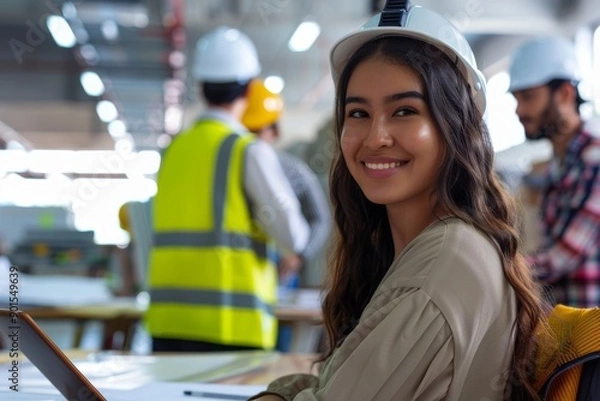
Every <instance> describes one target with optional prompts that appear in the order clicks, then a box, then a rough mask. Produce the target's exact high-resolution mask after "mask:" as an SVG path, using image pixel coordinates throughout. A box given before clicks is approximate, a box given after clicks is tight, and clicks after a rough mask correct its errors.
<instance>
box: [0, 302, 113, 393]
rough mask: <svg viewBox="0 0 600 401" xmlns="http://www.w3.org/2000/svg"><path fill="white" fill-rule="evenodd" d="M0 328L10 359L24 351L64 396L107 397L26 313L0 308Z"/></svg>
mask: <svg viewBox="0 0 600 401" xmlns="http://www.w3.org/2000/svg"><path fill="white" fill-rule="evenodd" d="M0 332H2V334H3V336H2V343H3V344H4V345H5V347H6V348H8V351H9V356H10V357H11V360H15V359H13V358H16V356H17V354H18V355H19V356H21V354H23V355H25V356H26V357H27V358H28V359H29V361H31V363H33V364H34V365H35V366H36V367H37V368H38V369H39V370H40V372H42V374H43V375H44V376H46V378H47V379H48V380H49V381H50V382H51V383H52V385H54V387H56V389H57V390H58V391H59V392H60V393H61V394H62V395H63V396H64V397H65V398H66V399H67V400H69V401H107V400H106V398H105V397H104V396H103V395H102V394H101V393H100V392H99V391H98V389H96V387H94V386H93V385H92V383H90V381H89V380H88V379H87V378H86V377H85V376H84V375H83V373H81V371H80V370H79V369H77V367H75V365H74V364H73V363H72V362H71V361H70V360H69V358H68V357H67V356H66V355H65V354H64V353H63V352H62V351H61V350H60V348H59V347H58V346H57V345H56V344H55V343H54V342H53V341H52V340H51V339H50V338H49V337H48V336H47V335H46V333H44V332H43V331H42V329H41V328H40V327H39V326H38V325H37V324H36V323H35V321H34V320H33V319H32V318H31V316H29V315H28V314H27V313H25V312H22V311H10V310H8V309H1V308H0ZM17 366H18V365H17ZM9 372H10V371H9ZM9 384H10V378H9Z"/></svg>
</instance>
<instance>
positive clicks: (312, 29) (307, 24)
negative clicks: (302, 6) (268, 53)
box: [288, 21, 321, 52]
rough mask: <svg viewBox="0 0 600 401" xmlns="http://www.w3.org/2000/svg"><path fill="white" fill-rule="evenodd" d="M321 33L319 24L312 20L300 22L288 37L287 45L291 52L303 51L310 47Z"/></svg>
mask: <svg viewBox="0 0 600 401" xmlns="http://www.w3.org/2000/svg"><path fill="white" fill-rule="evenodd" d="M320 33H321V27H320V26H319V24H317V23H316V22H313V21H304V22H303V23H301V24H300V25H299V26H298V28H296V31H295V32H294V34H293V35H292V37H291V38H290V41H289V43H288V47H289V49H290V50H291V51H293V52H304V51H307V50H308V49H310V47H311V46H312V45H313V43H315V40H317V38H318V37H319V34H320Z"/></svg>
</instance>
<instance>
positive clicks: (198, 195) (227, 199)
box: [145, 27, 309, 351]
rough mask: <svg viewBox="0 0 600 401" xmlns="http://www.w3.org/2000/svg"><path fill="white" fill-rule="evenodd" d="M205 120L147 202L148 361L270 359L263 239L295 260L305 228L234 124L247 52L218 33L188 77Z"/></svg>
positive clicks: (276, 178)
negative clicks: (265, 354) (261, 355)
mask: <svg viewBox="0 0 600 401" xmlns="http://www.w3.org/2000/svg"><path fill="white" fill-rule="evenodd" d="M192 73H193V75H194V77H195V79H196V80H197V81H198V83H199V85H200V91H201V93H202V96H203V98H204V100H205V102H206V104H207V110H206V111H205V112H204V114H203V115H202V116H201V117H200V118H199V119H198V120H197V121H196V122H195V124H194V125H193V126H192V127H191V128H189V129H188V130H187V131H186V132H183V133H181V134H179V135H178V136H176V137H175V138H174V140H173V142H172V143H171V145H170V146H169V148H168V149H167V150H166V151H165V153H164V155H163V159H162V162H161V167H160V171H159V173H158V180H157V186H158V192H157V194H156V197H155V199H154V216H153V226H154V245H153V249H152V253H151V257H150V273H149V287H150V288H149V290H150V297H151V301H150V307H149V310H148V312H147V315H146V317H145V321H146V324H147V328H148V331H149V332H150V334H151V336H152V339H153V350H154V351H228V350H244V349H272V348H273V346H274V345H275V339H276V332H277V320H276V318H275V315H274V310H275V302H276V285H277V272H276V268H275V264H274V258H275V253H274V248H273V246H272V245H273V244H271V242H270V240H269V238H273V239H275V241H277V243H278V246H279V247H281V248H283V249H286V250H287V251H289V252H292V253H302V251H303V250H304V248H305V246H306V244H307V241H308V236H309V228H308V224H307V223H306V220H305V219H304V217H303V216H302V214H301V211H300V205H299V203H298V199H297V198H296V197H295V196H294V193H293V190H292V188H291V186H290V183H289V182H288V181H287V179H286V178H285V175H284V173H283V171H282V168H281V165H280V164H279V160H278V158H277V155H276V154H275V151H274V150H273V148H272V147H271V146H269V145H268V144H266V143H262V142H261V141H256V140H255V137H254V136H253V135H252V134H250V133H248V132H247V130H246V128H245V127H244V126H243V125H242V124H241V123H240V121H239V120H240V118H241V115H242V113H243V112H244V110H245V109H246V104H247V100H246V96H247V90H248V85H249V83H250V81H251V80H252V79H253V78H255V77H257V76H258V74H259V73H260V63H259V60H258V55H257V52H256V48H255V47H254V44H253V43H252V42H251V41H250V39H249V38H248V37H247V36H246V35H245V34H244V33H242V32H240V31H238V30H236V29H232V28H229V27H219V28H217V29H215V30H213V31H211V32H209V33H207V34H206V35H205V36H204V37H202V38H201V39H200V40H199V41H198V43H197V46H196V53H195V60H194V64H193V71H192Z"/></svg>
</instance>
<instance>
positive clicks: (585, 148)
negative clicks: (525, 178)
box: [509, 37, 600, 307]
mask: <svg viewBox="0 0 600 401" xmlns="http://www.w3.org/2000/svg"><path fill="white" fill-rule="evenodd" d="M510 76H511V84H510V89H509V90H510V91H511V92H512V93H513V95H514V96H515V98H516V99H517V103H518V105H517V110H516V112H517V115H518V116H519V119H520V121H521V123H522V124H523V127H524V128H525V134H526V136H527V138H528V139H532V140H537V139H542V138H546V139H548V140H549V141H550V143H551V144H552V148H553V152H554V156H553V159H552V160H551V161H550V163H549V168H548V173H547V174H548V175H547V181H546V182H547V184H546V187H545V189H544V190H543V196H542V203H541V217H542V228H543V243H542V247H541V249H539V250H538V251H537V252H535V253H534V254H532V255H530V256H529V257H528V259H529V262H530V264H531V266H532V268H534V269H535V272H536V275H537V276H538V278H539V279H540V280H541V281H542V282H543V283H544V284H547V285H548V286H549V287H551V289H552V295H553V296H554V299H555V301H556V302H557V303H561V304H565V305H569V306H576V307H592V306H598V305H600V246H599V245H600V175H599V169H600V130H599V129H598V128H597V127H596V128H594V127H593V126H592V125H591V124H586V123H584V122H583V121H582V119H581V116H580V115H579V106H580V105H581V103H583V100H582V99H581V97H580V96H579V93H578V91H577V86H576V85H577V83H578V81H579V68H578V64H577V59H576V55H575V50H574V48H573V45H572V44H571V43H570V42H568V41H567V40H565V39H562V38H558V37H546V38H537V39H534V40H532V41H529V42H526V43H524V44H522V45H521V46H520V47H519V48H518V49H517V50H516V52H515V53H514V54H513V57H512V62H511V67H510Z"/></svg>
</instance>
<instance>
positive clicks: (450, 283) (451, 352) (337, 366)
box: [261, 219, 516, 401]
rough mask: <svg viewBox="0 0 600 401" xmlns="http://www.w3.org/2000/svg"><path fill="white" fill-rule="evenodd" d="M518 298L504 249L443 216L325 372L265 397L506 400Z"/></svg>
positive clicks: (397, 265) (404, 257)
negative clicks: (502, 254)
mask: <svg viewBox="0 0 600 401" xmlns="http://www.w3.org/2000/svg"><path fill="white" fill-rule="evenodd" d="M515 317H516V301H515V295H514V292H513V289H512V288H511V287H510V285H509V284H508V282H507V281H506V279H505V278H504V274H503V271H502V266H501V263H500V257H499V254H498V250H497V247H496V246H495V245H494V244H493V243H492V242H491V241H490V240H489V239H488V237H487V236H485V235H484V234H482V233H481V232H479V231H478V230H476V229H475V228H474V227H472V226H470V225H467V224H465V223H463V222H461V221H460V220H458V219H447V220H445V221H442V222H436V223H434V224H433V225H431V226H430V227H428V228H427V229H426V230H424V231H423V232H422V233H421V234H420V235H419V236H418V237H417V238H415V239H414V240H413V241H412V242H411V243H410V244H409V245H408V246H407V247H406V248H405V249H404V250H403V252H402V253H401V254H400V255H399V257H398V258H397V259H396V260H395V261H394V263H393V264H392V266H391V267H390V269H389V271H388V273H387V274H386V276H385V277H384V279H383V280H382V282H381V284H380V285H379V287H378V288H377V290H376V292H375V294H374V295H373V298H372V299H371V301H370V302H369V304H368V305H367V307H366V308H365V310H364V312H363V314H362V316H361V318H360V321H359V323H358V325H357V327H356V328H355V329H354V330H353V331H352V333H350V335H349V336H348V337H347V338H346V340H345V341H344V342H343V344H342V345H341V346H340V347H339V348H338V349H336V350H335V352H334V353H333V355H332V356H331V357H330V358H329V359H328V360H327V361H326V362H325V364H324V365H323V367H322V369H321V372H320V374H319V376H318V377H316V376H311V375H291V376H285V377H282V378H279V379H277V380H275V381H274V382H272V383H271V384H270V385H269V387H268V390H267V391H266V392H264V393H261V394H277V395H280V396H281V397H283V398H285V399H286V400H292V399H293V400H294V401H304V400H306V401H308V400H328V401H342V400H344V401H346V400H357V401H367V400H377V401H384V400H402V401H405V400H423V401H433V400H465V401H495V400H501V399H502V395H503V392H504V387H505V379H506V373H507V367H508V365H509V362H510V358H511V354H512V344H513V340H512V334H511V329H512V325H513V322H514V321H515Z"/></svg>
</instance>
